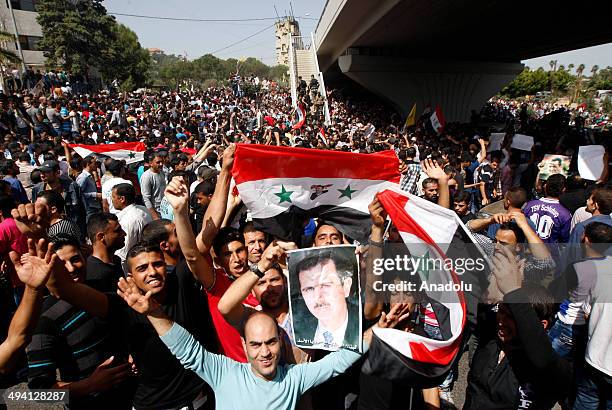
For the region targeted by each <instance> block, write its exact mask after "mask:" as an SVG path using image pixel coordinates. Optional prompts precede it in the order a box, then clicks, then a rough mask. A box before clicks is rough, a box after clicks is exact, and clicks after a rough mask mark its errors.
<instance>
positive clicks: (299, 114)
mask: <svg viewBox="0 0 612 410" xmlns="http://www.w3.org/2000/svg"><path fill="white" fill-rule="evenodd" d="M294 116H295V122H294V123H293V126H292V127H291V129H294V130H297V129H298V128H302V127H303V126H304V123H305V122H306V110H304V105H303V104H301V103H300V104H298V106H297V107H295V114H294Z"/></svg>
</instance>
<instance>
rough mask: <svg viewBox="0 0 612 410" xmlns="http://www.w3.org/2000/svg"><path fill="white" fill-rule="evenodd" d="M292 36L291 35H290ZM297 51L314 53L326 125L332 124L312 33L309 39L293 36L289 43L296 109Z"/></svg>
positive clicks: (291, 80) (292, 91) (292, 98)
mask: <svg viewBox="0 0 612 410" xmlns="http://www.w3.org/2000/svg"><path fill="white" fill-rule="evenodd" d="M289 35H290V34H289ZM297 50H310V51H311V52H312V59H313V60H312V61H314V65H315V76H316V77H317V80H318V81H319V90H318V91H319V94H320V95H321V96H322V97H323V100H324V102H325V103H324V106H323V112H324V116H325V125H329V124H330V123H331V117H330V114H329V103H328V100H327V91H326V90H325V80H324V79H323V73H322V72H321V71H320V68H319V59H318V58H317V47H316V44H315V38H314V33H310V36H309V37H305V36H291V41H289V72H290V75H289V77H290V83H291V100H292V101H293V105H294V107H295V106H296V105H297V95H298V93H297V89H298V86H299V84H298V70H297V58H296V51H297Z"/></svg>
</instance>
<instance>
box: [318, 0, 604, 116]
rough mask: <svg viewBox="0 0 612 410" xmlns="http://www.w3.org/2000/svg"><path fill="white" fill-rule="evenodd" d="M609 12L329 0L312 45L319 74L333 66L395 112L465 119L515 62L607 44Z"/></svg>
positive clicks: (591, 7)
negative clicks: (438, 110)
mask: <svg viewBox="0 0 612 410" xmlns="http://www.w3.org/2000/svg"><path fill="white" fill-rule="evenodd" d="M595 10H596V11H597V15H599V16H602V19H600V20H597V18H596V17H595V16H594V15H593V11H595ZM609 15H612V2H607V1H606V2H601V1H597V2H596V1H586V2H582V3H576V4H566V3H559V2H553V1H550V0H542V1H526V0H517V1H502V0H458V1H452V2H451V1H448V0H430V1H419V0H376V1H373V0H328V2H327V4H326V6H325V9H324V11H323V13H322V15H321V19H320V21H319V24H318V26H317V29H316V33H315V41H316V45H317V56H318V58H319V66H320V68H321V70H322V71H324V72H325V71H327V70H329V69H330V68H331V70H332V71H334V68H333V66H336V65H338V66H339V67H340V70H341V71H342V73H344V74H345V75H346V76H348V77H350V78H351V79H353V80H354V81H356V82H357V83H359V84H361V85H362V86H364V87H365V88H367V89H369V90H370V91H372V92H374V93H376V94H378V95H380V96H381V97H383V98H386V99H387V100H389V101H390V102H392V103H393V104H394V105H396V106H397V107H398V109H400V110H403V111H406V110H407V109H409V108H410V107H411V106H412V104H413V103H414V102H416V103H417V104H418V106H419V109H420V107H421V106H424V105H426V104H431V105H432V106H434V105H436V104H440V106H441V107H442V109H443V111H444V114H445V115H446V117H447V119H449V120H466V119H468V118H469V113H470V110H471V109H477V108H479V107H480V106H482V104H483V103H484V102H485V101H486V100H487V99H488V98H490V97H491V96H492V95H494V94H495V93H497V92H498V91H499V90H500V89H501V88H502V87H503V86H504V85H506V84H507V83H509V82H510V81H512V79H513V78H514V77H515V76H516V75H517V74H518V73H520V71H521V69H522V65H521V64H520V61H521V60H523V59H528V58H533V57H538V56H542V55H547V54H552V53H558V52H563V51H568V50H573V49H577V48H582V47H588V46H593V45H598V44H604V43H608V42H612V25H610V24H609V23H608V22H606V21H605V18H604V17H603V16H609Z"/></svg>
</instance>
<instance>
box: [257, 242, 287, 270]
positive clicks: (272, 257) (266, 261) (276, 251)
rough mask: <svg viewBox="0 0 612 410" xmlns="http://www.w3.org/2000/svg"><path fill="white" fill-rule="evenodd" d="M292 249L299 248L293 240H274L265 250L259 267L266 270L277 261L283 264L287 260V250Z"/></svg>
mask: <svg viewBox="0 0 612 410" xmlns="http://www.w3.org/2000/svg"><path fill="white" fill-rule="evenodd" d="M292 249H297V246H296V245H295V243H293V242H283V241H273V242H272V243H271V244H270V245H268V247H267V248H266V249H265V250H264V252H263V254H262V255H261V260H260V261H259V262H258V264H257V267H258V268H259V270H260V271H262V272H265V271H267V270H268V269H270V268H271V267H272V266H273V265H274V264H275V263H281V264H282V263H283V262H284V260H285V257H286V252H287V251H288V250H292Z"/></svg>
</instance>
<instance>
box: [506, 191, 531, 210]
mask: <svg viewBox="0 0 612 410" xmlns="http://www.w3.org/2000/svg"><path fill="white" fill-rule="evenodd" d="M506 199H507V200H508V202H510V206H512V207H514V208H519V209H520V208H522V207H523V205H525V202H527V191H526V190H525V188H523V187H520V186H513V187H511V188H509V189H508V191H506Z"/></svg>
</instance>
